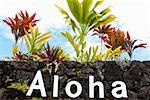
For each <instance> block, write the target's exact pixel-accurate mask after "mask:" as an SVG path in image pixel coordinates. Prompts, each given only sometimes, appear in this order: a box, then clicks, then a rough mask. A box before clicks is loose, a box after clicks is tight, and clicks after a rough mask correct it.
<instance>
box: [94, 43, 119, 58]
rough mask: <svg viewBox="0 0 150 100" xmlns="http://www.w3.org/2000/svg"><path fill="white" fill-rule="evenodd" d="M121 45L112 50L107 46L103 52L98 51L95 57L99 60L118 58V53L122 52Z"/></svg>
mask: <svg viewBox="0 0 150 100" xmlns="http://www.w3.org/2000/svg"><path fill="white" fill-rule="evenodd" d="M121 48H122V47H121V46H119V47H118V48H116V49H115V50H112V48H109V49H107V50H106V52H105V53H103V54H102V53H100V54H99V55H97V56H96V59H97V60H99V61H106V60H116V59H117V60H120V55H121V53H122V50H121Z"/></svg>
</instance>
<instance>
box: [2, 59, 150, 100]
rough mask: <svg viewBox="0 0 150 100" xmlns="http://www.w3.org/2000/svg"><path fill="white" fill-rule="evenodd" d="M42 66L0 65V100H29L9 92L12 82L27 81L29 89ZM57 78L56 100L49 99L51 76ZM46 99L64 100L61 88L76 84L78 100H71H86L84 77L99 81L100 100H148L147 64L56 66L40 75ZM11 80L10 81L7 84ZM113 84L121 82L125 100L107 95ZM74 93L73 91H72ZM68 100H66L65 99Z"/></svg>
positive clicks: (149, 78)
mask: <svg viewBox="0 0 150 100" xmlns="http://www.w3.org/2000/svg"><path fill="white" fill-rule="evenodd" d="M44 66H46V65H45V64H44V63H39V62H6V61H1V62H0V100H31V97H25V94H24V93H23V92H21V91H18V90H15V89H10V88H8V86H10V84H11V83H13V82H18V80H19V81H20V82H21V83H23V82H24V80H29V82H28V85H29V86H30V84H31V82H32V80H33V78H34V76H35V74H36V72H37V70H41V69H43V67H44ZM54 74H57V75H59V79H60V81H59V98H51V95H52V83H53V75H54ZM42 75H43V79H44V83H45V87H46V91H47V95H48V98H43V100H66V98H68V97H67V95H66V93H65V86H66V84H67V83H68V82H69V81H71V80H77V81H78V82H80V83H81V85H82V86H83V92H82V94H81V95H80V97H78V98H76V99H74V100H89V98H88V93H89V92H88V89H89V87H88V86H89V83H88V81H89V80H88V77H89V75H93V76H94V78H95V81H101V82H103V84H104V85H105V99H102V100H150V62H149V61H145V62H139V61H133V62H119V63H118V62H115V61H114V62H113V61H110V62H98V61H97V62H95V63H90V62H89V63H83V64H81V63H78V62H73V61H65V62H62V64H61V65H60V66H59V69H58V70H57V72H56V73H52V75H50V74H49V72H48V71H46V72H42ZM8 79H9V80H11V81H8ZM114 81H124V82H125V83H126V85H127V91H128V96H129V98H128V99H115V98H114V97H113V96H112V95H111V90H112V87H111V84H112V82H114ZM72 92H75V89H72ZM34 96H40V93H39V91H34V92H33V95H32V97H34ZM67 100H68V99H67ZM69 100H70V99H69ZM91 100H99V99H98V89H97V88H95V99H91Z"/></svg>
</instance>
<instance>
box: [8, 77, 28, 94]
mask: <svg viewBox="0 0 150 100" xmlns="http://www.w3.org/2000/svg"><path fill="white" fill-rule="evenodd" d="M28 81H29V80H25V81H24V82H23V83H22V84H21V83H20V81H19V82H15V83H11V86H8V88H11V89H16V90H19V91H22V92H23V93H25V92H26V91H28V89H29V86H28Z"/></svg>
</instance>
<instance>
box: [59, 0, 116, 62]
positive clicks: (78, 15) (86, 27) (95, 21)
mask: <svg viewBox="0 0 150 100" xmlns="http://www.w3.org/2000/svg"><path fill="white" fill-rule="evenodd" d="M103 1H104V0H97V1H96V2H94V0H83V1H82V2H80V1H79V0H67V3H68V6H69V10H70V11H71V14H69V13H68V12H67V11H66V10H64V9H63V8H61V7H58V6H56V7H57V8H58V9H59V10H60V12H61V13H62V14H63V15H65V19H66V22H68V23H69V25H70V26H71V27H72V30H73V31H74V33H75V35H72V34H70V33H69V32H63V33H62V35H63V36H64V37H66V38H67V39H68V41H69V42H70V43H71V45H72V46H73V48H74V50H75V53H76V57H74V58H75V60H77V61H81V62H84V61H85V60H87V59H89V58H90V57H88V58H87V57H86V58H85V56H83V55H85V53H86V51H85V48H86V47H87V42H86V41H85V37H86V36H87V34H88V33H89V31H90V30H92V29H93V28H95V27H97V26H99V25H105V24H107V23H109V22H112V21H114V19H115V18H116V17H115V16H114V15H112V14H109V12H110V8H109V7H108V8H106V9H104V10H102V11H101V12H100V13H99V12H96V10H95V9H96V8H97V7H98V6H99V5H101V3H102V2H103ZM86 55H88V56H89V55H90V54H86Z"/></svg>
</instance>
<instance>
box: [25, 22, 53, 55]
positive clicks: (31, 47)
mask: <svg viewBox="0 0 150 100" xmlns="http://www.w3.org/2000/svg"><path fill="white" fill-rule="evenodd" d="M29 28H30V30H31V32H30V33H29V32H27V30H26V29H24V31H25V34H26V35H24V40H25V43H26V46H27V48H28V53H31V54H32V53H33V52H35V51H41V50H42V49H43V46H44V44H45V43H46V42H47V41H48V40H49V38H50V37H51V36H50V32H47V33H40V32H39V30H38V27H37V28H35V29H34V28H33V27H32V24H30V25H29Z"/></svg>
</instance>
